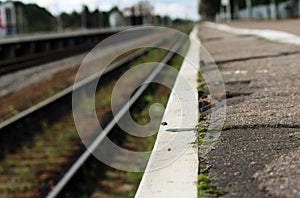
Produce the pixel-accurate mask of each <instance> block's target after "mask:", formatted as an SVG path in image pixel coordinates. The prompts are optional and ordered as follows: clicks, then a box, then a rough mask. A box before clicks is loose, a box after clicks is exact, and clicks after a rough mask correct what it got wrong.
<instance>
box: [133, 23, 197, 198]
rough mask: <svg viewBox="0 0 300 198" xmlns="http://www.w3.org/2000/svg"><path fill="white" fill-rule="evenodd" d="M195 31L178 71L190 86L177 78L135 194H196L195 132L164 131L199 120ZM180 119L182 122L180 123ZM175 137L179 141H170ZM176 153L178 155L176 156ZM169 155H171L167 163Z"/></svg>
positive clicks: (141, 196) (140, 196)
mask: <svg viewBox="0 0 300 198" xmlns="http://www.w3.org/2000/svg"><path fill="white" fill-rule="evenodd" d="M197 34H198V27H197V26H195V27H194V30H193V31H192V33H191V35H190V39H191V45H190V48H189V51H188V53H187V55H186V59H185V60H184V62H183V64H182V67H181V70H180V72H179V75H181V76H184V81H185V82H187V83H188V84H189V87H190V88H191V89H186V87H185V88H184V86H183V84H184V83H182V79H181V78H177V80H176V82H175V85H174V88H173V90H172V93H171V95H170V99H169V101H168V105H167V108H166V111H165V114H164V117H163V121H164V122H167V123H168V125H167V126H161V127H160V129H159V132H158V136H157V140H156V143H155V146H154V149H153V151H154V152H153V153H154V154H153V153H152V155H151V157H150V160H149V162H148V165H147V168H146V172H145V174H144V176H143V178H142V181H141V183H140V186H139V188H138V191H137V193H136V196H135V197H136V198H148V197H149V198H153V197H154V198H156V197H158V198H160V197H161V198H168V197H169V198H174V197H189V198H196V197H198V189H197V184H198V165H199V161H198V160H199V159H198V138H197V132H196V131H195V130H194V131H183V132H167V131H166V130H167V129H169V128H182V127H183V126H184V127H185V128H195V126H196V125H197V123H198V114H199V109H198V93H197V85H198V83H197V73H198V71H199V63H200V41H199V39H198V37H197ZM195 41H197V42H195ZM188 60H189V61H188ZM191 62H192V63H194V64H191ZM195 63H196V64H195ZM175 93H176V95H175ZM178 101H180V104H179V103H178ZM182 108H184V112H188V113H187V114H186V113H183V114H181V112H182ZM178 112H179V113H178ZM182 121H183V122H184V123H181V122H182ZM174 139H176V141H178V140H179V141H178V142H176V141H173V142H172V140H174ZM178 153H180V155H179V156H176V155H177V154H178ZM174 155H175V157H174ZM170 157H173V158H174V159H173V160H172V161H171V163H168V160H169V158H170ZM164 163H166V164H165V165H164V166H160V165H162V164H164ZM157 167H158V168H157Z"/></svg>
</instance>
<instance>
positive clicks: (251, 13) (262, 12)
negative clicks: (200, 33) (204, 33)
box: [199, 0, 300, 21]
mask: <svg viewBox="0 0 300 198" xmlns="http://www.w3.org/2000/svg"><path fill="white" fill-rule="evenodd" d="M199 13H200V14H201V17H202V19H205V20H216V21H230V20H233V19H234V20H236V19H247V20H249V19H257V20H265V19H271V20H276V19H286V18H295V17H299V16H300V1H299V0H200V3H199Z"/></svg>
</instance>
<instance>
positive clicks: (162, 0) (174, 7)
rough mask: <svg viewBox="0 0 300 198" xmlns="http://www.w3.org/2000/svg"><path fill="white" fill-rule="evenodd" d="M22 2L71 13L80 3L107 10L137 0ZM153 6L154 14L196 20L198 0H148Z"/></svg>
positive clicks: (136, 0) (91, 7) (55, 12)
mask: <svg viewBox="0 0 300 198" xmlns="http://www.w3.org/2000/svg"><path fill="white" fill-rule="evenodd" d="M19 1H21V2H23V3H36V4H38V5H39V6H41V7H45V8H47V9H48V10H49V11H50V12H51V13H52V14H54V15H57V13H60V12H68V13H71V12H72V11H73V10H75V11H78V12H80V11H81V10H82V5H83V4H84V5H87V6H88V7H89V9H90V10H95V9H96V8H98V9H100V10H103V11H108V10H110V9H111V8H112V7H114V6H118V7H119V8H121V9H123V8H125V7H130V6H132V5H134V4H135V3H137V2H138V1H139V0H19ZM148 1H149V2H150V3H151V4H152V5H153V6H154V12H155V14H159V15H162V16H166V15H168V16H170V17H171V18H173V19H174V18H177V17H179V18H184V19H185V18H187V19H192V20H198V19H199V15H198V12H197V8H198V0H148Z"/></svg>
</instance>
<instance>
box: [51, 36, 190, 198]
mask: <svg viewBox="0 0 300 198" xmlns="http://www.w3.org/2000/svg"><path fill="white" fill-rule="evenodd" d="M186 41H187V38H186V37H185V36H182V37H181V38H180V39H179V41H178V42H176V44H175V45H174V46H173V48H172V49H171V50H170V52H169V53H168V54H167V55H166V56H165V58H164V59H163V60H162V61H161V62H160V63H159V64H158V66H157V67H156V68H155V69H154V70H153V71H152V73H151V74H150V75H149V76H148V78H147V79H146V80H145V81H144V83H143V85H142V86H141V87H140V88H139V89H138V90H137V91H136V92H135V93H134V94H133V96H132V97H131V98H130V100H129V101H128V103H126V105H125V106H123V107H122V108H121V109H120V110H119V112H118V113H117V114H116V116H115V117H114V119H112V120H111V121H110V122H109V124H108V125H107V126H106V127H105V129H104V130H103V131H102V132H101V134H100V135H99V136H98V137H97V138H96V139H95V141H94V142H93V143H92V144H91V145H90V146H89V147H88V149H87V150H86V151H85V152H84V153H83V154H82V155H81V156H80V157H79V158H78V160H77V161H76V162H75V163H74V164H73V165H72V167H71V168H70V169H69V171H68V172H67V173H66V174H65V175H64V176H63V177H62V179H61V180H60V181H59V182H58V183H57V185H56V186H55V187H54V189H53V190H52V191H51V192H50V193H49V194H48V195H47V198H55V197H57V196H58V195H59V194H60V193H61V192H62V190H63V189H64V188H65V187H66V185H67V184H68V183H69V182H70V180H71V179H72V178H73V176H74V175H75V174H76V173H77V171H78V170H79V169H80V168H81V167H82V166H83V164H84V163H85V162H86V160H87V159H88V158H89V157H90V156H91V155H92V152H93V151H95V149H97V147H98V146H99V144H100V143H101V142H102V141H103V139H104V138H105V137H106V136H107V135H108V133H109V132H110V131H111V130H112V129H113V128H114V127H115V126H116V124H117V122H118V121H119V120H120V119H121V118H122V117H123V116H124V114H125V113H126V112H127V111H128V109H129V108H130V107H131V106H132V105H133V104H134V103H135V102H136V101H137V100H138V99H139V98H140V97H141V95H142V94H143V93H144V91H145V90H146V89H147V88H148V86H149V84H150V83H151V82H153V79H154V78H155V77H156V76H157V75H158V74H159V73H160V71H161V70H162V69H163V68H164V67H165V66H166V64H167V63H168V62H169V61H170V60H171V59H172V57H173V56H174V55H175V54H176V52H178V50H179V49H180V48H181V47H182V46H183V44H184V43H185V42H186Z"/></svg>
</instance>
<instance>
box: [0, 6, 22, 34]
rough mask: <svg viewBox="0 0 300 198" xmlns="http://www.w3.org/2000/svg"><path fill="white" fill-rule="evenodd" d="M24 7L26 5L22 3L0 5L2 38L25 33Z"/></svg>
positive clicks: (0, 32) (0, 31)
mask: <svg viewBox="0 0 300 198" xmlns="http://www.w3.org/2000/svg"><path fill="white" fill-rule="evenodd" d="M23 7H24V5H23V4H22V3H20V2H13V1H6V2H1V3H0V36H7V35H15V34H17V33H22V32H23V24H24V21H23V20H24V19H23Z"/></svg>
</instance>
